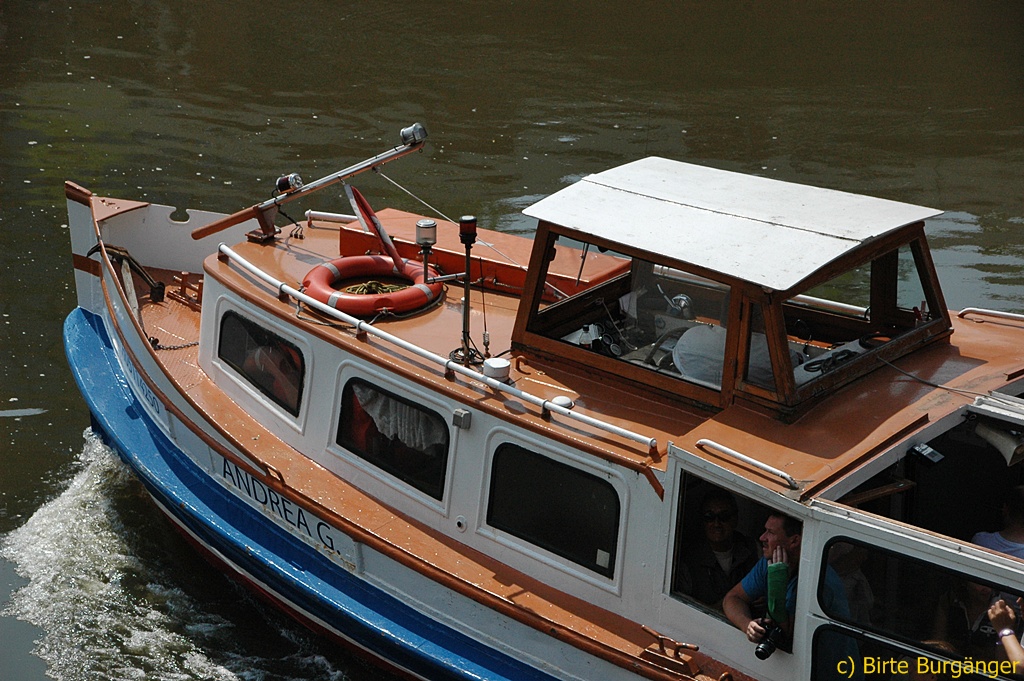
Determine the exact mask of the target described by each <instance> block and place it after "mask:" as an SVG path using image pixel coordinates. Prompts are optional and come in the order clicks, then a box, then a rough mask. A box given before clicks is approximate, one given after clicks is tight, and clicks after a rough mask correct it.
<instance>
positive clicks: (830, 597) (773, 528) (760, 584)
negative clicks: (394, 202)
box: [722, 511, 849, 659]
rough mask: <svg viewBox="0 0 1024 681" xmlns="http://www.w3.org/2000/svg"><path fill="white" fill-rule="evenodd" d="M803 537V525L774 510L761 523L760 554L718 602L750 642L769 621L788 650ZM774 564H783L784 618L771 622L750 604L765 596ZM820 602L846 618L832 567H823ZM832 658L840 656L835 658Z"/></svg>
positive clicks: (760, 635) (844, 602)
mask: <svg viewBox="0 0 1024 681" xmlns="http://www.w3.org/2000/svg"><path fill="white" fill-rule="evenodd" d="M802 539H803V524H802V523H801V522H800V521H799V520H797V519H795V518H790V517H789V516H787V515H784V514H783V513H781V512H778V511H775V512H772V513H771V515H769V516H768V519H767V520H766V521H765V523H764V534H762V535H761V536H760V537H759V541H760V542H761V549H762V554H763V555H762V556H761V558H760V560H758V561H757V563H756V564H755V565H754V567H753V568H752V569H751V570H750V572H749V573H747V575H746V576H745V577H744V578H743V579H742V580H741V581H740V582H739V583H738V584H736V585H735V586H733V587H732V589H730V590H729V592H728V593H727V594H726V595H725V598H724V599H723V601H722V607H723V610H724V612H725V616H726V617H728V618H729V621H730V622H732V623H733V624H734V625H736V626H737V627H738V628H739V629H740V631H742V632H743V633H744V634H746V636H747V639H748V640H749V641H750V642H751V643H761V642H762V641H763V640H764V638H765V636H766V634H767V633H768V628H769V627H771V626H772V625H773V624H774V625H777V626H778V627H779V628H781V630H782V633H783V643H782V645H780V646H779V647H780V648H783V649H784V650H790V649H792V638H793V623H794V617H795V615H796V585H797V576H798V575H797V569H798V567H799V565H800V548H801V541H802ZM776 563H782V564H785V565H786V572H787V575H786V594H785V611H786V615H785V617H782V618H780V619H785V621H774V622H772V621H771V620H769V619H768V618H765V617H762V618H755V617H754V615H753V611H752V605H753V604H754V602H755V601H760V600H765V599H767V598H768V597H769V591H768V581H769V578H768V573H769V566H770V565H774V564H776ZM821 597H822V599H823V600H824V603H823V604H822V605H823V606H824V608H825V610H826V611H827V612H829V613H832V614H833V615H836V616H839V617H840V618H843V619H849V605H848V603H847V600H846V592H845V590H844V589H843V585H842V582H840V580H839V576H838V575H837V574H836V572H835V570H833V569H832V568H831V567H826V568H825V584H824V589H823V590H822V596H821ZM835 659H843V658H839V657H836V658H835Z"/></svg>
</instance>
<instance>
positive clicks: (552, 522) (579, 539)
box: [487, 444, 620, 577]
mask: <svg viewBox="0 0 1024 681" xmlns="http://www.w3.org/2000/svg"><path fill="white" fill-rule="evenodd" d="M619 509H620V503H619V497H618V494H617V493H616V491H615V488H614V487H613V486H612V485H611V483H609V482H608V481H607V480H604V479H602V478H600V477H598V476H596V475H593V474H591V473H587V472H585V471H582V470H580V469H578V468H574V467H572V466H569V465H567V464H564V463H561V462H558V461H554V460H552V459H550V458H548V457H546V456H542V455H541V454H537V453H535V452H531V451H529V450H527V449H524V448H522V447H519V446H518V445H513V444H503V445H501V446H500V447H498V449H497V451H495V453H494V461H493V464H492V468H491V493H490V499H489V501H488V505H487V523H488V524H489V525H490V526H491V527H494V528H496V529H498V530H501V531H503V532H508V533H509V534H512V535H514V536H516V537H519V538H520V539H524V540H526V541H528V542H530V543H531V544H535V545H536V546H539V547H540V548H542V549H545V550H547V551H550V552H551V553H554V554H556V555H559V556H561V557H563V558H566V559H568V560H571V561H572V562H574V563H577V564H579V565H582V566H583V567H585V568H588V569H590V570H593V571H594V572H597V573H598V574H601V575H604V576H605V577H612V576H613V574H614V570H615V555H616V546H617V545H618V537H619Z"/></svg>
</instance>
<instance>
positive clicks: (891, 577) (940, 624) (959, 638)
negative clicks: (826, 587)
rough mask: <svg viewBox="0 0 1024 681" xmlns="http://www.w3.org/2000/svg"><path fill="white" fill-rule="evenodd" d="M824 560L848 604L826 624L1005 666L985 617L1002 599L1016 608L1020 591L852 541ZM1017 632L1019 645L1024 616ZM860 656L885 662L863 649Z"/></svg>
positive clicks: (837, 543)
mask: <svg viewBox="0 0 1024 681" xmlns="http://www.w3.org/2000/svg"><path fill="white" fill-rule="evenodd" d="M824 558H825V560H824V561H823V562H822V565H823V569H827V570H832V571H834V572H835V573H836V574H837V575H838V576H839V578H840V580H841V581H842V583H843V585H844V587H845V588H846V595H847V601H848V604H849V612H848V613H846V612H831V611H830V608H829V606H828V604H827V603H824V602H823V603H822V609H823V611H824V612H825V614H826V615H828V616H829V617H832V618H833V619H835V620H837V621H839V622H846V623H849V624H852V625H855V626H856V627H858V628H861V629H865V630H870V631H874V632H877V633H880V634H882V635H884V636H887V637H889V638H891V639H895V640H897V641H902V642H904V643H907V644H910V645H913V646H914V647H917V648H924V649H928V650H930V651H932V652H933V653H934V654H936V655H940V656H946V657H950V658H955V659H963V658H968V657H969V658H972V659H974V660H998V659H1005V657H1002V647H1001V646H999V645H997V643H998V639H997V632H996V631H995V629H994V628H993V627H992V625H991V623H989V621H988V617H987V612H988V608H989V605H990V604H991V603H992V602H994V601H995V600H996V599H999V598H1002V599H1003V600H1004V601H1005V602H1006V603H1007V604H1014V605H1015V604H1016V602H1017V598H1018V597H1019V596H1020V595H1021V594H1020V590H1019V589H1014V588H1011V587H1009V586H1007V585H1004V584H995V583H992V582H988V581H985V580H980V579H978V578H977V577H974V576H972V575H969V574H966V573H961V572H956V571H953V570H951V569H948V568H945V567H940V566H938V565H934V564H931V563H926V562H924V561H921V560H917V559H915V558H911V557H908V556H906V555H902V554H900V553H897V552H895V551H888V550H885V549H881V548H879V547H877V546H874V545H868V544H864V543H861V542H858V541H854V540H851V539H844V538H839V539H834V540H832V541H831V542H829V543H828V545H827V546H826V548H825V555H824ZM822 582H823V580H822V579H819V583H822ZM1018 613H1019V610H1018ZM1017 628H1018V631H1017V634H1016V635H1017V637H1018V638H1020V636H1021V634H1022V633H1024V629H1022V628H1021V624H1020V617H1019V615H1018V617H1017ZM861 653H862V657H867V656H871V655H876V654H880V653H876V652H875V651H874V650H873V648H872V645H871V644H868V643H866V642H861ZM1021 671H1024V670H1021Z"/></svg>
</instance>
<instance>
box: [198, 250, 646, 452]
mask: <svg viewBox="0 0 1024 681" xmlns="http://www.w3.org/2000/svg"><path fill="white" fill-rule="evenodd" d="M217 250H218V251H219V252H220V253H222V254H224V256H225V257H227V258H228V259H229V260H231V261H232V262H234V263H235V264H236V265H238V266H239V267H241V268H242V269H244V270H245V271H246V272H248V273H249V274H251V275H253V276H254V277H256V278H258V279H260V280H262V281H264V282H266V283H267V284H269V285H270V286H273V287H274V289H276V290H277V292H278V294H279V295H287V296H290V297H292V298H294V299H295V300H298V301H300V302H302V303H304V304H306V305H308V306H310V307H312V308H314V309H316V310H318V311H320V312H322V313H324V314H326V315H328V316H331V317H334V318H335V319H338V320H339V321H342V322H345V323H346V324H350V325H351V326H353V327H355V329H356V331H357V332H359V333H366V334H369V335H371V336H375V337H376V338H379V339H381V340H383V341H385V342H388V343H391V344H392V345H395V346H397V347H399V348H402V349H403V350H406V351H408V352H411V353H413V354H415V355H416V356H417V357H421V358H423V359H426V360H429V361H431V362H434V363H435V364H439V365H441V366H442V367H444V369H445V371H451V372H453V373H457V374H461V375H463V376H465V377H467V378H471V379H473V380H474V381H478V382H480V383H483V384H484V385H486V386H488V387H490V388H494V389H495V390H498V391H501V392H503V393H508V394H509V395H512V396H514V397H516V398H518V399H520V400H523V401H524V402H529V403H530V404H533V405H535V406H537V407H540V408H541V410H543V411H545V412H554V413H556V414H560V415H562V416H565V417H566V418H568V419H571V420H574V421H579V422H580V423H585V424H587V425H589V426H592V427H594V428H597V429H599V430H603V431H605V432H607V433H612V434H614V435H618V436H620V437H623V438H626V439H627V440H631V441H633V442H638V443H640V444H642V445H645V446H646V447H647V448H648V449H649V450H650V451H651V452H652V453H653V452H655V451H656V450H657V448H658V440H657V439H656V438H653V437H648V436H646V435H641V434H639V433H635V432H633V431H631V430H627V429H625V428H620V427H619V426H616V425H614V424H611V423H607V422H605V421H602V420H600V419H595V418H593V417H591V416H586V415H585V414H579V413H576V412H574V411H571V410H569V409H567V408H565V407H563V406H561V405H559V404H556V403H554V402H552V401H551V400H546V399H544V398H542V397H537V396H536V395H531V394H530V393H527V392H524V391H522V390H519V389H518V388H515V387H513V386H510V385H508V384H506V383H502V382H501V381H498V380H495V379H493V378H491V377H490V376H485V375H484V374H482V373H480V372H478V371H474V370H473V369H470V368H468V367H465V366H463V365H462V364H459V363H458V362H456V361H455V360H452V359H449V358H447V357H442V356H441V355H438V354H435V353H433V352H430V351H429V350H427V349H425V348H421V347H420V346H418V345H414V344H413V343H410V342H408V341H405V340H402V339H401V338H399V337H397V336H393V335H391V334H390V333H388V332H386V331H381V330H380V329H378V328H377V327H375V326H373V325H372V324H369V323H367V322H365V321H363V320H362V319H358V318H357V317H353V316H351V315H348V314H345V313H344V312H341V311H340V310H335V309H334V308H333V307H330V306H329V305H325V304H323V303H321V302H320V301H319V300H316V299H314V298H311V297H309V296H307V295H306V294H305V293H302V292H301V291H298V290H296V289H294V288H292V287H291V286H288V285H287V284H285V283H284V282H281V281H278V280H277V279H274V278H273V277H272V276H270V275H269V274H267V273H266V272H264V271H263V270H261V269H260V268H258V267H256V266H255V265H253V264H252V263H250V262H249V261H248V260H246V259H245V258H243V257H242V256H240V255H238V254H237V253H235V252H234V251H233V250H231V248H230V247H229V246H227V245H226V244H223V243H222V244H220V245H219V246H218V247H217Z"/></svg>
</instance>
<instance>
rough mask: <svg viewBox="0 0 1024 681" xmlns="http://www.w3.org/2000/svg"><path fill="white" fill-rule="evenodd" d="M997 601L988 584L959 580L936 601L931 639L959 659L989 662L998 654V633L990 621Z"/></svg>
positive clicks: (996, 596) (994, 592)
mask: <svg viewBox="0 0 1024 681" xmlns="http://www.w3.org/2000/svg"><path fill="white" fill-rule="evenodd" d="M997 600H999V599H998V594H997V593H996V591H995V590H994V589H993V588H992V587H990V586H988V585H987V584H977V583H975V582H968V581H966V580H961V581H960V582H959V583H957V584H956V585H954V587H953V588H952V589H950V590H949V591H947V592H946V593H945V594H943V595H942V596H941V597H939V604H938V606H937V607H936V610H935V620H934V624H933V629H932V638H933V639H936V640H939V641H944V642H946V643H948V644H949V645H950V646H951V647H952V648H953V649H954V650H955V651H956V652H957V653H959V654H960V655H964V656H967V655H970V656H971V657H975V658H979V659H991V658H992V657H994V656H995V655H996V653H997V652H999V649H998V648H997V646H998V645H999V637H998V633H999V630H998V629H996V628H995V627H994V626H993V624H992V622H990V621H989V618H988V613H989V608H990V607H991V606H992V605H993V603H995V602H996V601H997Z"/></svg>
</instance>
